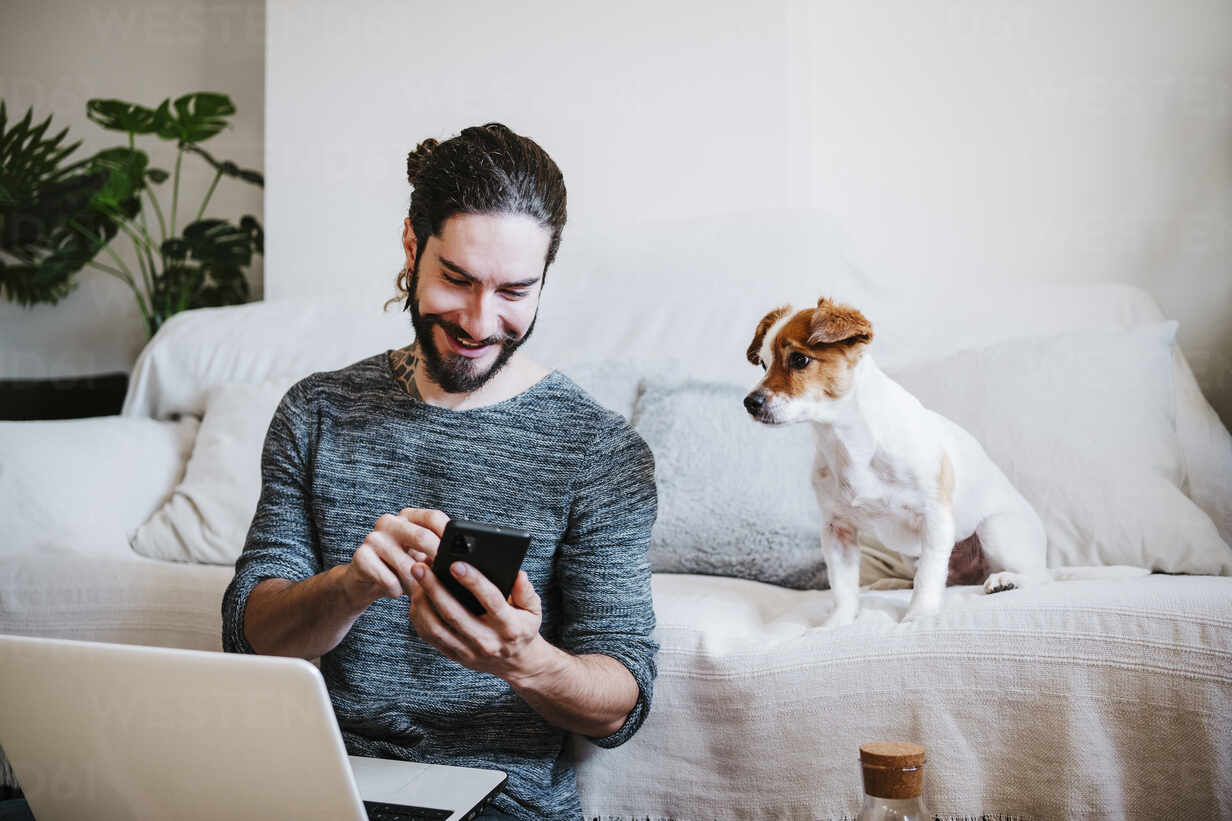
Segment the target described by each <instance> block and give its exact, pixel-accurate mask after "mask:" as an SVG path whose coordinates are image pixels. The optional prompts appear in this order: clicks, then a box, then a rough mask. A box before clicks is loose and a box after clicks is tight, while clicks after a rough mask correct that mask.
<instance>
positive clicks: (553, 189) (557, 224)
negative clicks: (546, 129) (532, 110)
mask: <svg viewBox="0 0 1232 821" xmlns="http://www.w3.org/2000/svg"><path fill="white" fill-rule="evenodd" d="M406 179H407V182H409V183H410V184H411V185H412V187H413V188H414V190H413V191H412V192H411V207H410V211H409V212H408V216H409V217H410V218H411V230H412V231H414V232H415V241H416V242H417V243H418V245H419V249H420V251H422V250H423V248H424V246H425V245H426V244H427V242H428V237H431V236H439V235H440V231H441V226H442V225H444V223H445V220H447V219H449V218H450V217H452V216H453V215H454V214H458V213H462V214H524V215H526V216H528V217H531V218H532V219H535V220H537V221H538V222H539V224H540V225H542V226H543V227H544V228H548V229H550V230H551V232H552V238H551V241H550V242H549V243H548V252H547V257H546V259H545V260H544V263H543V274H544V276H545V277H546V276H547V270H548V266H549V265H551V264H552V261H553V260H554V259H556V250H557V248H559V247H560V235H561V232H562V231H563V230H564V227H565V178H564V176H563V175H562V174H561V173H560V169H559V168H557V167H556V163H554V162H553V161H552V158H551V157H549V156H548V154H547V152H546V151H544V150H543V149H542V148H540V147H539V146H538V144H536V143H535V141H534V140H532V139H530V138H529V137H522V136H519V135H517V134H514V133H513V132H512V131H510V130H509V128H507V127H506V126H504V125H502V124H500V123H488V124H487V125H483V126H472V127H471V128H464V129H462V133H461V134H459V135H458V136H456V137H452V138H450V139H448V140H445V141H444V142H437V141H436V140H433V139H427V140H424V141H423V142H421V143H420V144H419V145H417V146H416V147H415V150H414V151H412V152H411V153H409V154H408V155H407V157H406ZM416 267H418V262H417V263H416ZM413 275H414V272H413V271H409V270H407V269H403V270H402V271H400V272H398V278H397V281H396V287H397V290H398V296H396V297H394V298H393V299H390V300H388V301H387V302H386V303H385V304H386V306H388V305H389V303H390V302H394V301H397V300H401V299H405V300H406V304H407V307H408V309H409V306H410V301H411V290H412V286H411V280H412V277H413Z"/></svg>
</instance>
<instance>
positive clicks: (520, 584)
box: [513, 570, 539, 612]
mask: <svg viewBox="0 0 1232 821" xmlns="http://www.w3.org/2000/svg"><path fill="white" fill-rule="evenodd" d="M513 603H514V604H516V605H517V606H518V607H521V608H522V609H523V610H534V611H535V612H538V611H539V607H538V605H539V596H538V595H537V594H536V593H535V586H534V585H532V584H531V583H530V577H529V576H527V575H526V571H525V570H519V571H518V577H517V579H516V580H515V581H514V583H513Z"/></svg>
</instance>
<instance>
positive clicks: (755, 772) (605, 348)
mask: <svg viewBox="0 0 1232 821" xmlns="http://www.w3.org/2000/svg"><path fill="white" fill-rule="evenodd" d="M727 230H733V229H731V228H730V227H728V228H725V227H724V226H722V225H719V226H717V227H716V226H713V225H711V226H709V227H707V228H705V229H704V230H703V229H697V230H695V231H694V232H693V234H691V235H690V240H689V242H688V243H686V245H687V247H688V248H689V249H690V251H691V252H693V253H694V254H695V256H696V260H695V262H696V264H695V265H692V266H689V267H680V268H677V269H674V270H664V268H663V263H662V262H661V255H660V254H658V253H657V251H661V250H662V249H663V248H664V247H666V244H667V243H669V242H671V241H672V239H673V237H677V236H678V235H679V232H678V231H677V232H675V233H673V232H670V231H669V232H665V233H663V234H661V235H657V239H656V235H651V236H649V237H648V238H646V239H645V241H644V242H643V244H642V245H639V249H638V252H639V254H640V256H638V257H637V259H635V260H633V262H629V261H628V260H627V259H626V261H625V264H628V265H630V266H632V267H630V268H628V269H627V270H613V269H612V268H610V267H605V263H604V261H603V260H596V261H593V262H591V263H587V264H586V265H582V264H581V263H578V262H576V261H574V262H572V263H568V264H566V263H565V258H564V257H563V256H562V263H561V264H558V266H557V267H554V268H553V270H552V272H551V273H550V275H549V277H548V281H547V290H546V291H545V294H544V301H543V307H542V310H541V315H540V318H539V322H538V326H537V329H536V331H535V337H534V338H533V339H532V340H531V341H530V342H529V343H528V346H527V347H528V350H529V351H530V352H531V354H532V355H533V356H535V357H536V358H538V359H539V360H540V361H543V362H545V363H547V364H549V365H552V366H555V367H560V368H561V369H563V370H565V371H566V372H568V370H569V369H570V367H573V366H575V365H579V364H581V363H585V362H592V361H596V360H600V359H614V358H619V359H622V360H623V361H625V362H627V363H632V364H634V365H635V366H637V367H638V368H641V369H644V371H645V372H646V373H651V372H654V373H660V374H661V373H664V372H670V371H672V370H678V371H681V372H687V373H689V374H690V375H692V376H696V377H697V378H704V379H720V380H724V381H743V382H748V383H751V382H752V381H753V377H754V374H753V371H752V369H751V368H750V366H748V364H747V363H746V362H745V361H744V358H743V350H744V347H745V346H746V345H747V342H748V338H749V334H750V332H751V329H752V327H753V325H754V324H755V322H756V320H757V319H758V318H760V316H761V315H762V314H763V313H764V312H765V311H766V310H767V309H769V308H770V307H773V306H775V305H777V304H779V303H781V302H784V301H786V299H785V298H784V297H786V296H794V297H796V298H797V304H807V303H805V302H804V301H803V300H806V299H807V300H809V301H813V300H815V299H816V297H817V296H819V295H821V294H823V293H824V294H825V295H828V296H832V297H835V298H837V299H840V300H850V301H851V302H852V303H853V304H856V305H857V306H858V307H860V308H861V310H863V311H864V312H865V313H866V314H867V315H868V316H869V317H870V318H871V319H872V321H873V322H874V325H875V327H876V328H877V332H878V338H877V340H876V341H875V343H874V344H875V348H874V350H875V352H876V355H877V358H878V362H879V363H881V364H882V365H883V366H891V367H892V366H894V365H896V364H903V363H907V362H910V361H912V360H913V359H914V358H929V357H933V356H940V355H943V354H947V353H950V352H953V351H957V350H961V349H964V348H967V347H972V346H977V345H983V344H988V343H991V342H994V341H997V340H1000V339H1006V338H1011V337H1015V336H1032V335H1040V334H1048V333H1059V332H1063V331H1066V330H1071V329H1074V328H1082V327H1088V328H1089V327H1132V326H1135V325H1137V324H1141V323H1145V322H1152V321H1156V320H1159V319H1161V318H1162V314H1161V312H1160V310H1159V308H1158V306H1157V305H1156V304H1155V303H1154V301H1153V300H1152V299H1151V298H1150V297H1149V295H1147V294H1146V293H1144V292H1142V291H1141V290H1139V289H1136V288H1134V287H1131V286H1126V285H1117V284H1093V285H1083V286H1059V285H1058V286H1051V285H1035V286H1030V287H1025V286H1024V287H1017V286H996V287H991V286H988V287H983V286H981V287H973V288H972V289H970V290H969V291H967V292H965V293H962V294H952V293H951V294H930V293H928V290H927V288H924V287H921V288H915V289H912V288H907V287H903V288H900V289H896V290H893V291H892V292H887V291H886V290H885V289H882V288H878V287H876V286H875V285H874V284H873V283H871V281H870V280H869V279H868V278H866V277H863V276H862V275H861V274H860V273H859V272H858V271H855V270H853V269H851V268H850V267H849V266H844V265H843V264H842V263H841V260H836V259H835V258H834V257H833V256H832V255H829V251H828V250H826V249H825V248H824V247H821V246H818V245H817V244H816V243H817V242H818V240H817V239H816V237H815V236H814V235H813V234H812V233H810V232H808V231H807V230H801V229H800V226H799V225H795V224H792V223H790V220H787V221H784V222H783V224H782V225H780V224H779V223H777V222H776V223H775V226H774V227H773V228H765V230H764V231H763V234H766V235H769V240H768V242H767V243H766V244H765V245H764V246H762V252H761V253H756V254H755V253H753V252H752V251H748V252H744V253H743V255H742V254H740V253H737V254H735V255H731V254H728V255H724V254H722V253H721V252H720V251H719V250H717V246H718V245H719V244H721V242H722V239H723V237H724V236H725V235H726V234H725V231H727ZM775 231H778V233H775ZM567 245H568V243H566V247H567ZM765 248H770V249H771V254H772V256H773V257H774V259H771V260H766V259H765V256H766V252H765ZM819 249H820V250H819ZM672 259H675V260H676V261H677V262H679V260H680V254H679V253H677V254H676V255H675V256H673V257H672ZM634 263H636V264H634ZM754 264H759V265H764V266H765V268H764V269H760V270H761V271H764V274H763V273H761V272H759V273H758V274H757V276H750V274H749V273H748V272H749V271H750V270H752V269H751V268H750V266H753V265H754ZM810 266H811V267H810ZM392 311H393V309H391V313H388V314H382V313H381V311H380V306H379V305H373V304H361V303H358V302H357V301H354V300H350V299H347V298H330V299H315V300H288V301H283V302H272V303H254V304H250V305H244V306H235V307H228V308H217V309H204V310H198V311H191V312H188V313H184V314H180V315H177V316H175V317H173V318H172V319H171V320H170V321H169V322H167V323H166V324H165V325H164V326H163V328H162V329H161V330H160V331H159V333H158V335H157V336H156V338H155V339H154V340H152V341H151V343H150V344H149V345H148V346H147V347H146V349H145V350H144V351H143V352H142V354H141V356H140V359H139V360H138V363H137V365H136V367H135V370H134V372H133V374H132V378H131V384H130V390H129V395H128V397H127V399H126V402H125V405H124V412H123V417H114V418H112V419H113V421H115V422H116V423H118V422H120V421H123V420H124V419H129V420H131V419H145V420H149V421H151V422H154V421H166V420H174V419H177V418H182V417H187V416H189V415H200V414H201V413H202V411H203V408H204V404H203V403H204V396H205V391H206V390H207V389H208V388H209V387H210V386H212V385H218V384H223V383H226V382H233V381H245V382H260V381H263V380H265V379H267V378H269V377H273V376H278V375H287V374H291V375H295V374H299V375H306V374H307V373H310V372H313V371H316V370H326V369H332V368H337V367H341V366H343V365H346V364H349V363H351V362H354V361H356V360H357V359H360V358H363V357H365V356H369V355H371V354H373V353H376V352H378V351H381V350H385V349H387V348H392V347H397V346H400V345H402V344H405V343H406V342H407V341H408V339H409V337H410V327H409V322H408V320H407V317H406V315H405V314H401V313H395V312H392ZM1176 364H1177V374H1178V377H1177V394H1178V397H1179V401H1178V433H1179V434H1180V438H1181V443H1182V450H1183V455H1184V462H1185V466H1186V485H1187V489H1188V490H1189V491H1190V494H1191V496H1192V497H1193V498H1194V500H1195V501H1196V502H1197V503H1198V504H1199V505H1200V506H1201V507H1202V508H1203V509H1204V510H1205V511H1206V512H1207V513H1208V514H1210V515H1211V517H1212V519H1213V520H1214V521H1215V523H1216V525H1217V527H1218V528H1219V530H1220V533H1221V534H1222V536H1223V538H1224V539H1225V541H1230V542H1232V538H1230V537H1232V499H1230V498H1229V497H1230V496H1232V494H1229V493H1228V492H1227V491H1228V488H1229V487H1232V484H1230V482H1229V479H1230V478H1232V477H1229V476H1228V475H1227V465H1229V464H1232V461H1230V459H1232V438H1230V437H1229V436H1228V432H1227V430H1226V429H1224V427H1223V426H1222V425H1221V424H1220V423H1219V420H1218V418H1217V416H1216V415H1215V413H1214V411H1213V410H1212V409H1211V408H1210V406H1209V404H1207V403H1206V401H1205V400H1204V399H1203V398H1202V395H1201V392H1200V390H1198V387H1197V384H1196V383H1195V382H1194V380H1193V376H1192V374H1191V373H1190V371H1189V368H1188V365H1187V364H1186V363H1185V361H1184V359H1183V357H1182V356H1181V355H1180V354H1179V353H1178V355H1177V363H1176ZM613 401H617V400H613ZM619 401H624V400H619ZM628 401H632V397H629V398H628ZM10 424H23V423H10ZM46 444H47V448H48V453H49V459H55V458H64V459H65V460H66V464H71V463H72V457H71V455H70V454H63V453H59V454H58V453H56V448H57V442H55V441H48V442H47V443H46ZM123 447H124V444H123V440H119V441H117V443H116V444H115V448H116V451H117V452H116V457H117V458H120V457H121V456H123V458H131V454H121V453H120V451H121V450H122V449H123ZM2 459H3V454H0V460H2ZM168 467H169V466H168V465H165V464H163V465H159V466H157V469H158V470H159V471H163V472H164V473H166V472H168ZM180 467H181V468H182V465H181V466H180ZM170 468H171V470H170V473H171V474H174V473H175V468H176V466H174V465H171V466H170ZM0 470H3V463H2V461H0ZM173 486H174V482H170V483H168V484H165V485H164V486H163V487H161V488H160V489H159V490H158V492H157V493H152V492H150V491H146V492H147V493H148V494H149V496H150V498H147V499H141V500H136V501H135V502H131V500H130V502H131V503H132V504H136V505H137V506H138V507H141V508H143V509H147V510H152V509H154V508H156V507H157V505H158V504H159V502H160V501H161V499H162V498H165V497H166V495H167V494H169V493H170V491H171V489H172V487H173ZM1221 489H1222V492H1220V491H1221ZM49 492H50V491H49ZM94 492H96V493H98V494H101V495H102V496H103V497H104V498H105V497H106V496H107V495H108V494H124V493H126V492H128V491H127V490H126V487H125V486H124V485H123V484H122V483H114V482H113V483H100V484H99V486H98V487H97V488H95V489H94ZM64 515H65V516H72V515H73V513H72V511H65V514H64ZM140 524H141V522H140V521H133V522H131V523H129V524H128V525H127V526H126V527H124V528H121V529H118V530H115V532H98V533H97V534H96V538H94V539H91V540H89V541H88V542H75V543H74V544H65V545H60V546H58V547H57V548H56V549H54V550H47V549H36V548H35V547H34V546H32V545H30V544H25V543H15V542H13V541H11V540H9V541H7V542H0V632H6V633H23V634H32V635H48V636H59V637H67V638H84V639H93V640H105V641H120V642H133V643H143V644H154V645H165V646H179V647H189V648H198V649H213V650H218V649H220V646H221V644H220V602H221V596H222V592H223V589H224V588H225V586H226V584H227V582H228V581H229V580H230V577H231V569H230V568H228V567H219V566H207V565H192V564H174V563H170V562H161V561H156V560H150V559H145V558H143V557H141V556H138V555H136V554H134V553H133V552H132V551H131V550H130V549H129V547H128V542H127V540H128V536H129V535H130V533H131V531H132V530H133V529H135V528H136V527H137V526H138V525H140ZM653 585H654V598H655V606H656V613H657V616H658V628H657V635H658V638H659V640H660V642H661V644H662V652H661V655H660V660H659V663H660V675H659V678H658V681H657V684H656V689H655V698H654V702H653V707H652V710H651V713H650V717H649V718H648V720H647V721H646V723H645V725H644V726H643V728H642V729H641V730H640V731H639V733H638V734H637V735H636V736H635V737H634V738H633V739H632V740H631V741H629V742H628V743H627V744H625V745H623V746H621V747H618V748H615V749H612V750H601V749H598V748H595V747H593V746H592V745H589V744H586V743H585V742H583V741H578V743H575V744H574V745H573V754H574V755H575V757H576V759H577V761H578V768H579V769H578V781H579V789H580V792H581V797H582V805H583V808H584V811H585V813H586V816H587V817H588V818H653V819H659V818H673V819H695V818H696V819H701V818H707V819H709V818H767V819H769V818H775V819H779V818H801V819H803V818H809V819H814V818H842V817H851V816H853V815H854V814H855V812H856V811H857V809H858V806H859V801H860V793H861V785H860V779H859V768H858V764H857V759H856V755H857V748H858V746H859V744H860V743H862V742H864V741H867V740H871V739H876V738H887V737H888V738H909V739H914V740H918V741H920V742H921V743H923V744H924V745H925V746H926V748H927V749H928V755H929V763H928V765H927V780H926V783H927V791H926V799H927V801H928V804H929V806H930V808H931V809H932V810H933V811H934V812H936V813H937V814H939V815H941V816H942V817H947V818H948V817H963V818H976V817H981V816H984V815H988V816H991V817H1033V818H1062V817H1091V818H1103V817H1108V818H1162V817H1190V818H1199V817H1201V818H1212V817H1232V757H1230V754H1229V752H1228V750H1229V746H1228V743H1227V742H1228V739H1229V738H1232V579H1228V578H1216V577H1172V576H1158V575H1156V576H1151V577H1147V578H1143V579H1137V580H1133V581H1128V582H1081V583H1079V582H1072V583H1063V584H1056V585H1051V586H1045V587H1040V588H1036V589H1033V590H1025V591H1014V592H1012V593H1005V594H999V595H997V596H992V597H984V596H982V595H980V594H979V593H978V590H977V589H976V588H965V587H964V588H951V589H949V590H948V591H947V607H946V609H945V610H944V611H943V612H942V614H940V615H939V616H938V617H936V618H934V619H930V620H925V621H922V622H917V623H914V624H899V623H897V616H898V615H900V614H901V612H902V611H903V610H904V608H905V605H906V601H907V598H908V596H909V591H886V592H865V593H864V594H863V601H864V605H865V607H864V610H863V612H862V614H861V616H860V618H859V619H858V621H857V622H856V623H855V624H854V625H852V626H851V627H849V628H844V629H841V630H837V631H821V630H818V629H816V627H817V625H818V624H819V623H820V622H821V621H822V620H823V618H824V616H825V614H826V612H827V610H828V608H829V606H830V598H829V592H828V591H794V590H788V589H783V588H778V587H773V586H770V585H766V584H761V583H758V582H753V581H747V580H743V579H732V578H722V577H706V576H695V575H669V574H656V576H655V578H654V582H653Z"/></svg>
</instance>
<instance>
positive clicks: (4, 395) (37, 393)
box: [0, 371, 128, 421]
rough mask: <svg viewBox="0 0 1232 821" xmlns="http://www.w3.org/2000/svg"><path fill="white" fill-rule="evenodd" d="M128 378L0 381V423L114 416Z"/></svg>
mask: <svg viewBox="0 0 1232 821" xmlns="http://www.w3.org/2000/svg"><path fill="white" fill-rule="evenodd" d="M127 390H128V374H126V373H124V372H123V371H117V372H115V373H104V374H99V375H97V376H67V377H62V378H60V379H0V420H5V421H12V420H30V419H80V418H84V417H87V416H114V415H116V414H118V413H119V412H120V409H121V408H122V407H123V406H124V394H125V392H126V391H127Z"/></svg>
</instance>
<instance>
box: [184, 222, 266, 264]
mask: <svg viewBox="0 0 1232 821" xmlns="http://www.w3.org/2000/svg"><path fill="white" fill-rule="evenodd" d="M184 241H185V242H187V243H188V252H189V254H191V255H192V257H193V258H194V259H197V260H200V261H201V262H202V263H203V264H205V265H208V266H212V267H215V268H219V269H226V268H243V267H244V266H246V265H249V264H250V263H251V262H252V238H251V237H250V236H249V234H248V232H247V231H243V230H240V229H239V228H236V227H235V226H234V225H231V224H230V223H229V222H227V221H226V220H220V219H203V220H198V221H197V222H194V223H192V224H190V225H188V226H186V227H185V228H184Z"/></svg>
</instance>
